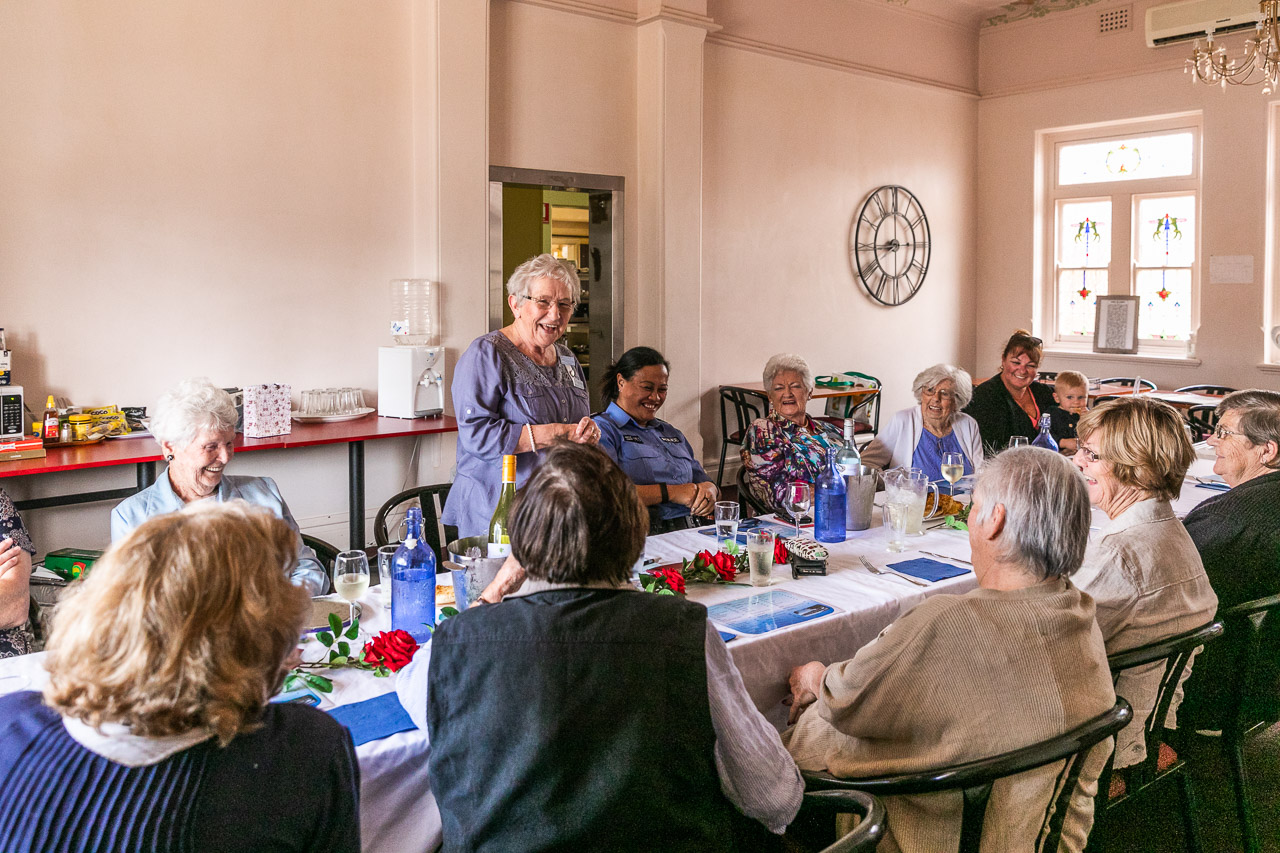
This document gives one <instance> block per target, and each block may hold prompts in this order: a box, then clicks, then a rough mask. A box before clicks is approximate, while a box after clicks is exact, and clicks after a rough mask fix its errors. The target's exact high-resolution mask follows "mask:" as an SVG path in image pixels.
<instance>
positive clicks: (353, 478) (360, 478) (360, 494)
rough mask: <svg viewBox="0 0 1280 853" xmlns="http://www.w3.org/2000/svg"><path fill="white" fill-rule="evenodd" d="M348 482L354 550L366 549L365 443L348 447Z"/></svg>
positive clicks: (359, 442)
mask: <svg viewBox="0 0 1280 853" xmlns="http://www.w3.org/2000/svg"><path fill="white" fill-rule="evenodd" d="M347 482H348V484H349V486H350V489H351V494H350V496H349V497H348V500H347V505H348V509H349V511H350V513H351V517H350V525H351V533H350V541H351V544H350V546H349V547H351V548H352V549H353V550H360V549H363V548H364V442H363V441H353V442H351V443H349V444H348V445H347Z"/></svg>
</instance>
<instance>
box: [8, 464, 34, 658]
mask: <svg viewBox="0 0 1280 853" xmlns="http://www.w3.org/2000/svg"><path fill="white" fill-rule="evenodd" d="M35 552H36V549H35V546H34V545H32V544H31V537H30V536H28V535H27V529H26V528H25V527H23V526H22V519H21V518H20V517H19V516H18V511H17V510H16V509H14V506H13V501H11V500H9V496H8V495H7V494H5V491H4V489H0V658H10V657H14V656H16V655H25V654H27V653H28V652H30V651H31V631H30V629H29V627H28V626H27V611H28V607H29V596H30V592H29V590H30V583H31V557H32V555H33V554H35Z"/></svg>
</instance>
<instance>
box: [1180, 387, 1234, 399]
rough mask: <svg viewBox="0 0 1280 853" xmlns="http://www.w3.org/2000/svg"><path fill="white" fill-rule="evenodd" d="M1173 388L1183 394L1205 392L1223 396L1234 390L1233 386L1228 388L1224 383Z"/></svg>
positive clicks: (1210, 395) (1232, 392)
mask: <svg viewBox="0 0 1280 853" xmlns="http://www.w3.org/2000/svg"><path fill="white" fill-rule="evenodd" d="M1174 390H1176V391H1178V392H1179V393H1185V394H1205V395H1207V396H1209V397H1225V396H1227V395H1228V394H1234V393H1235V392H1236V389H1235V388H1228V387H1227V386H1226V385H1184V386H1182V387H1181V388H1177V389H1174Z"/></svg>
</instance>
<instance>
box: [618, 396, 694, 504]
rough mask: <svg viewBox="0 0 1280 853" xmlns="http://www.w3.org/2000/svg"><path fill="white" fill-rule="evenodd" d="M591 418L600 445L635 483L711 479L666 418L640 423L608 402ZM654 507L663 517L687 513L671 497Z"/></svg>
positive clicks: (655, 483)
mask: <svg viewBox="0 0 1280 853" xmlns="http://www.w3.org/2000/svg"><path fill="white" fill-rule="evenodd" d="M595 422H596V424H597V425H598V426H599V427H600V449H601V450H603V451H604V452H605V453H608V454H609V456H610V457H612V458H613V461H614V462H617V463H618V466H619V467H620V468H622V470H623V471H625V472H626V474H627V476H628V477H630V478H631V482H633V483H635V484H636V485H637V486H654V485H657V484H659V483H666V484H667V485H669V486H670V485H673V484H684V483H705V482H706V481H708V480H710V479H711V478H710V477H708V476H707V472H706V471H704V470H702V463H700V462H699V461H698V460H697V459H696V458H694V455H693V448H692V447H690V446H689V441H688V440H687V439H686V438H685V437H684V433H682V432H680V430H678V429H676V428H675V427H673V426H672V425H671V424H669V423H667V422H666V421H663V420H659V419H658V418H654V419H653V420H652V421H650V422H649V425H648V426H641V425H640V424H638V423H636V420H635V418H633V417H631V415H628V414H627V413H626V412H624V411H623V410H622V407H621V406H619V405H618V404H617V403H610V404H609V408H607V409H605V410H604V412H603V413H601V414H599V415H596V416H595ZM657 510H658V517H659V518H661V519H662V520H663V521H666V520H667V519H670V518H680V517H682V516H686V515H688V514H689V508H688V507H687V506H685V505H684V504H678V503H673V502H671V501H667V502H666V503H661V504H658V506H657Z"/></svg>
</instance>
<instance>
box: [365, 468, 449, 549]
mask: <svg viewBox="0 0 1280 853" xmlns="http://www.w3.org/2000/svg"><path fill="white" fill-rule="evenodd" d="M452 485H453V484H452V483H438V484H436V485H434V486H418V487H416V488H412V489H405V490H404V491H403V492H400V493H399V494H396V495H392V496H391V497H390V498H389V499H388V500H387V502H386V503H384V504H383V505H382V506H381V507H379V508H378V514H377V515H376V516H374V519H373V539H374V541H375V542H377V543H378V547H379V548H381V547H382V546H383V545H389V544H391V543H392V542H394V541H397V540H396V539H394V538H393V537H392V535H391V532H392V529H393V528H392V521H394V524H395V525H399V523H400V519H401V518H403V513H398V512H396V511H397V510H399V509H400V508H401V507H402V506H403V505H405V504H409V503H411V502H413V501H416V502H417V503H418V504H419V505H420V506H421V507H422V538H423V539H425V540H426V542H427V545H429V546H430V547H431V550H432V551H434V552H435V555H436V559H437V560H444V559H445V558H446V557H448V555H447V554H445V553H444V549H445V546H446V545H448V544H449V542H448V540H449V538H450V535H451V533H456V531H451V530H450V529H448V528H444V525H442V524H441V523H440V515H441V513H443V512H444V502H445V500H446V499H447V498H448V497H449V488H450V487H451V486H452ZM404 509H408V507H407V506H404ZM389 528H390V529H389ZM442 528H443V533H442V532H441V531H442ZM441 536H443V537H444V541H441ZM436 565H437V566H439V563H437V564H436Z"/></svg>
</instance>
